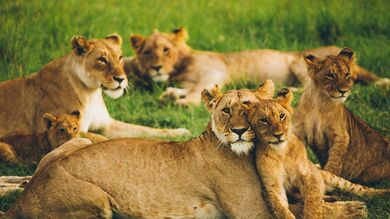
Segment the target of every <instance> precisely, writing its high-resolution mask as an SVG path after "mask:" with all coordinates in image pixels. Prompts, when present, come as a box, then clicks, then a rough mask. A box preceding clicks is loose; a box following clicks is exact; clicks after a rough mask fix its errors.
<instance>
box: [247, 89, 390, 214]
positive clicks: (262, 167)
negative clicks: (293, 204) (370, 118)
mask: <svg viewBox="0 0 390 219" xmlns="http://www.w3.org/2000/svg"><path fill="white" fill-rule="evenodd" d="M292 99H293V95H292V92H291V91H289V90H288V89H285V88H284V89H282V90H281V91H280V92H279V93H278V95H277V97H276V99H265V100H261V101H260V102H259V103H258V104H257V105H256V106H255V107H253V108H251V109H249V114H248V117H249V121H250V123H251V125H252V127H253V129H254V131H255V133H256V135H257V137H258V142H257V143H256V166H257V169H258V172H259V174H260V178H261V181H262V183H263V186H264V188H263V198H264V199H265V200H266V202H267V204H268V206H269V208H270V211H271V213H272V214H273V215H274V216H275V217H276V218H295V217H294V215H293V214H292V213H291V212H290V211H289V209H288V201H287V193H288V194H291V192H293V191H296V190H298V191H299V192H300V195H301V197H302V199H303V202H304V211H303V215H304V218H323V213H322V207H321V206H322V204H323V202H324V201H323V197H324V193H325V192H330V191H332V190H334V189H339V190H342V191H346V192H350V193H353V194H356V195H359V196H384V197H387V196H390V189H373V188H367V187H363V186H361V185H357V184H353V183H351V182H349V181H347V180H345V179H342V178H340V177H338V176H336V175H334V174H332V173H330V172H327V171H324V170H321V169H318V168H317V167H316V166H315V165H314V164H313V163H312V162H311V161H310V160H309V159H308V157H307V152H306V148H305V146H304V145H303V144H302V142H301V141H299V139H298V138H297V137H296V136H295V135H294V134H293V133H292V131H291V121H290V117H291V113H292V108H291V106H290V103H291V101H292Z"/></svg>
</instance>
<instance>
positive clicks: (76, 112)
mask: <svg viewBox="0 0 390 219" xmlns="http://www.w3.org/2000/svg"><path fill="white" fill-rule="evenodd" d="M70 115H72V116H75V117H77V118H80V111H79V110H75V111H73V112H71V113H70Z"/></svg>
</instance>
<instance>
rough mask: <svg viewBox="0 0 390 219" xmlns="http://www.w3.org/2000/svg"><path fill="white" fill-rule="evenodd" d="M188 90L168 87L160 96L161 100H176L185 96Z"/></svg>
mask: <svg viewBox="0 0 390 219" xmlns="http://www.w3.org/2000/svg"><path fill="white" fill-rule="evenodd" d="M187 93H188V92H187V90H185V89H180V88H175V87H168V88H167V89H166V90H165V91H164V92H163V93H162V94H161V95H160V97H159V99H160V101H176V100H178V99H180V98H183V97H185V96H186V95H187Z"/></svg>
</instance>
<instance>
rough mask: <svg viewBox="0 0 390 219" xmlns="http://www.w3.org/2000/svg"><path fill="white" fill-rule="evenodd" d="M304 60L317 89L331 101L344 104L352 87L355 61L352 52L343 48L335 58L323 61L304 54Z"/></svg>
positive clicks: (327, 58)
mask: <svg viewBox="0 0 390 219" xmlns="http://www.w3.org/2000/svg"><path fill="white" fill-rule="evenodd" d="M304 59H305V61H306V63H307V65H308V71H309V74H310V77H311V79H312V81H313V82H314V85H315V86H316V87H317V89H318V90H320V91H322V92H323V93H324V94H326V95H327V96H329V97H330V98H331V99H332V100H335V101H339V102H344V101H345V100H346V99H347V97H348V95H349V94H350V93H351V92H350V88H351V86H352V85H353V77H354V75H353V74H354V72H353V71H352V69H353V65H354V64H355V61H354V54H353V52H352V50H351V49H349V48H344V49H343V50H342V51H341V52H340V53H339V54H338V55H337V56H332V55H331V56H326V57H325V58H323V59H321V58H317V57H315V56H314V55H311V54H305V55H304Z"/></svg>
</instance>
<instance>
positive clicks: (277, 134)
mask: <svg viewBox="0 0 390 219" xmlns="http://www.w3.org/2000/svg"><path fill="white" fill-rule="evenodd" d="M272 135H273V136H274V137H275V138H277V139H279V140H280V137H282V135H283V132H280V133H274V134H272Z"/></svg>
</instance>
